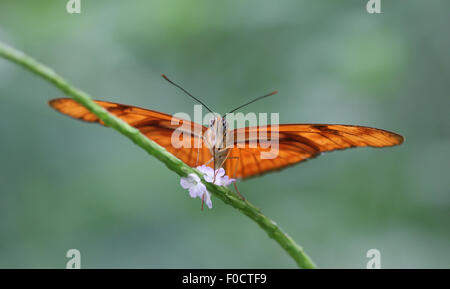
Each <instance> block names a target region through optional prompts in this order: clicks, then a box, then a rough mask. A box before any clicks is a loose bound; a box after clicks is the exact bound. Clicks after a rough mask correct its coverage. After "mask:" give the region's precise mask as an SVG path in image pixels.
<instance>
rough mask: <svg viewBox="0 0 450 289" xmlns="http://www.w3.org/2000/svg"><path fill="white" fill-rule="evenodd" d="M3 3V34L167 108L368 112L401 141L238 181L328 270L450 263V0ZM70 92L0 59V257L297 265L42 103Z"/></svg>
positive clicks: (125, 263) (96, 87) (33, 262)
mask: <svg viewBox="0 0 450 289" xmlns="http://www.w3.org/2000/svg"><path fill="white" fill-rule="evenodd" d="M81 2H82V3H81V4H82V13H81V14H79V15H70V14H68V13H67V12H66V10H65V5H66V1H65V0H58V1H56V0H54V1H50V0H49V1H44V0H41V1H23V0H22V1H17V0H2V1H1V2H0V41H2V42H5V43H8V44H10V45H12V46H15V47H17V48H19V49H21V50H24V51H25V52H27V53H28V54H30V55H32V56H33V57H35V58H37V59H38V60H40V61H42V62H43V63H45V64H47V65H49V66H50V67H52V68H54V69H55V70H56V71H57V72H59V73H60V74H61V75H63V76H64V77H65V78H67V79H68V80H69V81H70V82H71V83H73V84H75V85H76V86H78V87H80V88H82V89H83V90H85V91H87V92H88V93H90V94H91V95H92V96H94V97H95V98H97V99H102V100H109V101H115V102H120V103H126V104H133V105H137V106H142V107H147V108H151V109H154V110H159V111H162V112H166V113H176V112H188V113H190V114H192V113H193V102H192V100H191V99H189V98H187V97H186V96H185V95H183V94H182V93H180V92H179V91H178V90H177V89H176V88H174V87H172V86H170V85H169V84H168V83H167V82H165V81H164V80H163V79H162V78H161V77H160V74H161V73H165V74H167V75H168V76H170V77H171V78H172V79H173V80H176V81H178V82H180V83H182V84H183V85H184V86H185V87H186V88H187V89H188V90H191V91H192V92H194V93H195V94H196V95H197V96H199V97H200V98H201V99H202V100H204V101H205V102H206V103H207V104H208V105H209V106H211V107H213V108H214V109H215V110H217V111H219V112H224V111H226V110H229V109H231V108H233V107H235V106H237V105H239V104H242V103H243V102H245V101H247V100H250V99H252V98H253V97H256V96H260V95H262V94H264V93H267V92H269V91H272V90H274V89H278V90H279V94H278V95H277V96H275V97H272V98H269V99H266V100H264V101H261V102H258V103H255V104H253V105H251V106H249V107H247V108H245V109H243V110H242V111H243V112H250V111H252V112H279V113H280V121H281V122H282V123H292V122H297V123H301V122H307V123H309V122H317V123H344V124H360V125H367V126H373V127H379V128H383V129H388V130H393V131H395V132H398V133H400V134H402V135H403V136H405V138H406V141H405V143H404V144H403V145H402V146H399V147H395V148H386V149H369V148H365V149H354V150H348V151H343V152H334V153H329V154H326V155H325V156H322V157H319V158H318V159H315V160H312V161H308V162H305V163H303V164H301V165H298V166H294V167H291V168H289V169H286V170H284V171H281V172H277V173H272V174H268V175H265V176H263V177H259V178H254V179H251V180H249V181H245V182H241V183H240V184H239V186H240V190H241V192H242V193H243V194H244V195H245V196H246V197H247V198H248V199H249V200H250V201H251V202H253V203H254V204H255V205H257V206H258V207H260V208H262V210H263V212H264V213H265V214H267V215H268V216H270V217H271V218H273V219H274V220H275V221H276V222H277V223H278V224H280V225H281V226H282V228H283V229H284V230H285V231H286V232H288V233H289V234H290V235H291V236H292V237H293V238H294V239H295V240H296V241H297V242H299V243H300V244H301V245H302V246H303V247H304V248H305V250H306V251H307V252H308V254H309V255H310V256H311V257H312V258H313V259H314V260H315V262H316V263H317V264H318V265H319V266H320V267H322V268H365V266H366V263H367V261H368V259H367V258H366V252H367V250H369V249H371V248H376V249H379V250H380V251H381V265H382V267H384V268H400V267H402V268H404V267H406V268H442V267H443V268H448V267H449V265H450V261H449V260H450V210H449V209H450V197H449V196H450V194H449V193H450V178H449V172H450V157H449V154H450V114H449V109H450V95H449V92H450V81H449V80H450V56H449V51H450V37H449V32H448V27H450V17H449V11H450V2H449V1H446V0H441V1H438V0H432V1H431V0H430V1H422V0H410V1H386V0H382V1H381V2H382V14H379V15H371V14H368V13H367V12H366V8H365V7H366V2H367V1H361V0H352V1H332V0H330V1H325V0H320V1H299V0H292V1H269V0H267V1H261V0H248V1H240V0H227V1H172V0H161V1H148V0H134V1H118V0H116V1H107V0H96V1H92V0H82V1H81ZM57 97H63V94H62V93H61V92H60V91H58V90H57V89H56V88H55V87H53V86H52V85H50V84H48V83H47V82H46V81H44V80H42V79H40V78H38V77H36V76H34V75H32V74H31V73H29V72H28V71H25V70H23V69H22V68H20V67H17V66H15V65H13V64H11V63H8V62H6V61H4V60H2V59H0V132H1V134H0V139H1V141H0V267H2V268H7V267H17V268H65V264H66V262H67V261H68V259H67V258H66V257H65V254H66V252H67V250H69V249H70V248H76V249H78V250H80V251H81V264H82V267H83V268H105V267H106V268H112V267H120V268H191V267H193V268H253V267H255V268H295V267H296V266H295V263H294V262H293V261H292V260H291V259H290V258H289V257H288V256H287V255H286V253H285V252H284V251H283V250H282V249H281V248H280V247H279V246H278V245H277V244H276V243H275V242H274V241H273V240H271V239H269V238H268V237H267V236H266V234H265V233H264V232H263V231H262V230H261V229H260V228H259V227H258V226H257V225H256V224H255V223H253V222H252V221H251V220H249V219H248V218H246V217H245V216H243V215H242V214H240V213H238V212H237V211H236V210H234V209H232V208H231V207H228V206H226V205H224V204H223V203H221V202H220V201H219V200H217V199H213V206H214V207H213V209H212V210H205V211H203V212H202V211H200V201H199V200H198V199H195V200H193V199H191V198H190V197H189V196H188V193H187V191H185V190H183V189H182V188H181V187H180V185H179V177H178V176H177V175H175V174H174V173H173V172H171V171H169V170H168V169H166V168H165V166H164V165H163V164H161V163H160V162H158V161H157V160H155V159H154V158H152V157H150V156H148V155H147V154H146V153H145V152H144V151H143V150H141V149H140V148H139V147H137V146H135V145H133V144H132V143H131V142H130V141H129V140H128V139H126V138H124V137H123V136H121V135H119V134H118V133H117V132H115V131H113V130H111V129H106V128H103V127H101V126H98V125H91V124H86V123H81V122H77V121H74V120H72V119H69V118H68V117H64V116H62V115H60V114H58V113H56V112H55V111H53V110H51V109H50V108H49V107H48V106H47V101H48V100H50V99H52V98H57Z"/></svg>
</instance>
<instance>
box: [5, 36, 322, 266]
mask: <svg viewBox="0 0 450 289" xmlns="http://www.w3.org/2000/svg"><path fill="white" fill-rule="evenodd" d="M0 56H1V57H3V58H5V59H8V60H10V61H12V62H14V63H17V64H19V65H21V66H23V67H25V68H26V69H28V70H30V71H32V72H34V73H35V74H37V75H39V76H41V77H43V78H45V79H47V80H48V81H49V82H51V83H53V84H54V85H55V86H56V87H57V88H59V89H60V90H62V91H63V92H64V93H65V94H67V95H68V96H70V97H72V98H73V99H74V100H76V101H77V102H79V103H80V104H81V105H83V106H84V107H86V108H87V109H88V110H90V111H91V112H92V113H93V114H95V115H96V116H97V117H98V118H99V119H101V120H102V121H103V122H104V123H105V124H106V125H108V126H110V127H112V128H113V129H115V130H117V131H119V132H120V133H121V134H123V135H125V136H126V137H128V138H129V139H131V140H132V141H133V142H134V143H135V144H136V145H138V146H140V147H141V148H143V149H144V150H145V151H147V152H148V153H149V154H150V155H152V156H154V157H155V158H157V159H158V160H160V161H161V162H163V163H164V164H165V165H166V166H167V167H168V168H169V169H170V170H172V171H174V172H175V173H177V174H178V175H179V176H181V177H185V176H187V175H188V174H190V173H196V174H198V175H199V176H201V173H200V172H199V171H198V170H196V169H194V168H191V167H190V166H188V165H186V164H185V163H183V162H182V161H181V160H179V159H177V158H176V157H175V156H173V155H172V154H171V153H169V152H168V151H166V150H165V149H164V148H163V147H161V146H159V145H158V144H156V143H155V142H153V141H151V140H150V139H148V138H147V137H145V136H144V135H143V134H141V133H140V132H139V130H138V129H136V128H134V127H132V126H130V125H129V124H127V123H126V122H124V121H122V120H121V119H119V118H117V117H115V116H114V115H112V114H110V113H108V112H107V111H106V110H105V109H103V108H102V107H101V106H99V105H97V104H96V103H95V102H94V101H93V100H92V98H91V97H90V96H89V95H88V94H87V93H85V92H83V91H81V90H79V89H77V88H75V87H73V86H71V85H70V84H69V83H68V82H67V81H66V80H64V79H63V78H62V77H61V76H59V75H58V74H56V73H55V72H54V71H53V70H52V69H50V68H48V67H47V66H45V65H43V64H41V63H39V62H37V61H36V60H34V59H33V58H31V57H29V56H27V55H26V54H24V53H23V52H21V51H18V50H16V49H14V48H12V47H9V46H7V45H5V44H3V43H1V42H0ZM203 182H204V183H205V185H206V187H207V189H208V191H209V192H211V193H212V194H213V195H214V196H215V197H217V198H219V199H221V200H222V201H223V202H224V203H226V204H228V205H231V206H232V207H234V208H236V209H238V210H239V211H241V212H242V213H244V214H245V215H247V216H248V217H249V218H250V219H252V220H253V221H255V222H256V223H257V224H258V225H259V226H260V227H261V228H262V229H263V230H264V231H266V233H267V234H268V235H269V237H270V238H272V239H274V240H275V241H277V242H278V244H280V245H281V247H282V248H283V249H284V250H285V251H286V252H287V253H288V254H289V255H290V256H291V257H292V258H293V259H294V260H295V262H296V263H297V264H298V266H300V267H301V268H315V265H314V263H313V261H312V260H311V259H310V258H309V257H308V255H307V254H306V253H305V252H304V251H303V249H302V247H301V246H300V245H298V244H297V243H296V242H295V241H294V240H293V239H292V238H291V237H290V236H288V235H287V234H286V233H284V232H283V231H282V230H281V229H280V227H278V225H277V224H276V223H275V222H274V221H272V220H271V219H269V218H268V217H266V216H265V215H263V214H262V213H261V211H260V210H259V209H258V208H256V207H255V206H253V205H252V204H250V203H249V202H248V201H247V200H242V199H241V198H239V197H238V196H237V195H236V194H235V193H234V192H233V191H231V190H230V189H228V188H225V187H219V186H216V185H214V184H212V183H208V182H205V181H203Z"/></svg>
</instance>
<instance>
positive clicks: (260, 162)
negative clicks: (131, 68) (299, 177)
mask: <svg viewBox="0 0 450 289" xmlns="http://www.w3.org/2000/svg"><path fill="white" fill-rule="evenodd" d="M162 76H163V77H164V78H165V79H166V80H167V81H169V82H170V83H172V84H173V85H175V86H177V87H178V88H180V89H181V90H183V91H184V92H185V93H187V94H188V95H189V96H191V97H192V98H194V99H195V100H197V101H198V102H200V103H201V104H202V105H203V106H205V108H207V109H208V110H209V111H211V110H210V109H209V108H208V107H207V106H206V105H205V104H203V103H202V102H201V101H200V100H198V99H197V98H195V97H194V96H192V95H191V94H190V93H189V92H187V91H186V90H184V89H183V88H182V87H180V86H179V85H177V84H175V83H173V82H172V81H170V80H169V79H168V78H167V77H166V76H165V75H162ZM275 93H276V92H272V93H269V94H267V95H264V96H261V97H258V98H257V99H254V100H253V101H251V102H249V103H246V104H244V105H241V106H239V107H238V108H236V109H234V110H232V111H231V112H234V111H235V110H237V109H239V108H241V107H243V106H245V105H247V104H250V103H252V102H254V101H256V100H259V99H261V98H264V97H267V96H270V95H273V94H275ZM95 102H96V103H97V104H99V105H100V106H102V107H103V108H105V109H106V110H107V111H108V112H110V113H112V114H114V115H115V116H117V117H119V118H121V119H122V120H124V121H125V122H127V123H128V124H130V125H131V126H133V127H135V128H137V129H139V130H140V132H141V133H142V134H144V135H145V136H147V137H148V138H149V139H151V140H152V141H154V142H156V143H158V144H159V145H160V146H162V147H164V148H165V149H166V150H168V151H169V152H170V153H172V154H173V155H174V156H176V157H177V158H179V159H181V160H182V161H183V162H185V163H186V164H188V165H189V166H191V167H195V166H197V165H200V164H207V165H209V166H212V167H213V168H214V169H218V168H221V167H223V168H224V169H225V171H226V172H228V173H230V172H231V175H230V177H233V178H240V179H246V178H249V177H252V176H257V175H261V174H263V173H266V172H269V171H274V170H279V169H282V168H285V167H287V166H290V165H293V164H296V163H300V162H302V161H304V160H307V159H310V158H314V157H316V156H318V155H320V154H321V153H323V152H328V151H333V150H342V149H346V148H352V147H366V146H370V147H388V146H395V145H399V144H401V143H402V142H403V137H402V136H400V135H398V134H396V133H393V132H389V131H386V130H381V129H377V128H370V127H364V126H356V125H337V124H281V125H279V126H278V127H277V129H276V132H275V131H274V129H273V127H272V126H264V127H261V126H257V127H245V128H238V129H234V130H229V129H228V126H227V122H226V120H225V117H222V116H215V117H214V118H212V120H211V123H210V126H209V128H207V127H205V126H203V125H200V124H197V123H194V122H191V121H187V120H183V119H179V118H174V117H173V116H171V115H168V114H164V113H161V112H157V111H152V110H148V109H143V108H139V107H135V106H130V105H123V104H118V103H113V102H106V101H99V100H96V101H95ZM49 105H50V106H51V107H52V108H54V109H56V110H57V111H59V112H61V113H63V114H66V115H69V116H71V117H73V118H76V119H80V120H83V121H87V122H98V123H100V124H103V123H102V121H101V120H99V119H98V118H97V116H95V115H94V114H93V113H91V112H89V111H88V110H87V109H86V108H84V107H83V106H82V105H80V104H79V103H77V102H76V101H74V100H72V99H70V98H58V99H53V100H51V101H50V102H49ZM174 123H175V124H174ZM181 126H183V127H184V128H189V130H188V131H189V134H188V139H187V140H186V139H184V140H183V142H184V144H186V142H187V143H188V144H189V145H188V146H186V145H181V146H180V145H174V143H173V141H174V140H173V138H172V134H173V133H174V131H176V130H177V129H178V128H180V127H181ZM261 131H265V132H267V135H268V136H270V138H271V140H272V141H273V140H275V141H277V142H278V154H277V156H276V157H275V158H268V159H265V158H262V157H261V152H264V151H267V150H268V148H267V146H263V145H262V144H261V143H260V142H256V145H255V143H253V145H252V143H251V141H252V139H251V135H252V134H253V135H254V133H255V134H257V135H259V133H260V132H261ZM219 134H220V135H222V134H223V138H224V139H225V140H227V139H228V138H229V137H230V136H233V138H232V139H233V140H234V141H233V143H231V144H229V143H228V144H226V145H217V142H215V140H216V138H217V136H218V135H219ZM184 137H186V134H185V135H184ZM198 143H201V144H203V145H200V146H198V145H197V146H196V144H198ZM236 189H237V188H236ZM238 193H239V192H238Z"/></svg>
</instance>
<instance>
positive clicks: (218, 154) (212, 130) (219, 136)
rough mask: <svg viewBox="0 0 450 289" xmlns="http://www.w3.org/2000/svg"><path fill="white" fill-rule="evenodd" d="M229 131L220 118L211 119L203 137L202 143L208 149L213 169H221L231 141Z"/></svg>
mask: <svg viewBox="0 0 450 289" xmlns="http://www.w3.org/2000/svg"><path fill="white" fill-rule="evenodd" d="M231 136H232V134H231V131H230V130H229V129H228V123H227V121H226V119H225V118H222V117H221V116H214V117H212V118H211V121H210V123H209V128H208V130H207V131H206V132H205V134H204V136H203V143H204V144H205V145H206V146H207V147H208V149H209V151H210V153H211V156H212V159H211V160H210V161H212V162H213V164H214V169H216V170H217V169H219V168H221V167H223V165H224V163H225V161H226V159H227V157H228V155H229V153H230V144H232V140H231Z"/></svg>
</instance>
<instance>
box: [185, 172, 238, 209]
mask: <svg viewBox="0 0 450 289" xmlns="http://www.w3.org/2000/svg"><path fill="white" fill-rule="evenodd" d="M197 169H198V170H199V171H200V172H202V173H203V174H204V175H203V178H204V179H205V181H207V182H208V183H212V182H213V180H214V184H215V185H218V186H223V187H226V186H228V185H230V184H231V183H233V182H234V181H236V180H235V179H230V178H229V177H228V176H227V175H225V170H224V169H223V168H220V169H218V170H216V171H214V169H213V168H211V167H208V166H205V165H202V166H199V167H197ZM214 175H215V176H214ZM180 185H181V187H183V189H189V195H190V196H191V198H197V197H199V198H200V199H202V201H204V202H205V203H206V205H207V206H208V208H210V209H211V208H212V202H211V194H210V193H209V192H208V190H206V186H205V185H204V184H203V183H202V182H201V181H200V178H199V176H197V175H196V174H189V175H188V176H187V177H186V178H181V180H180Z"/></svg>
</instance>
